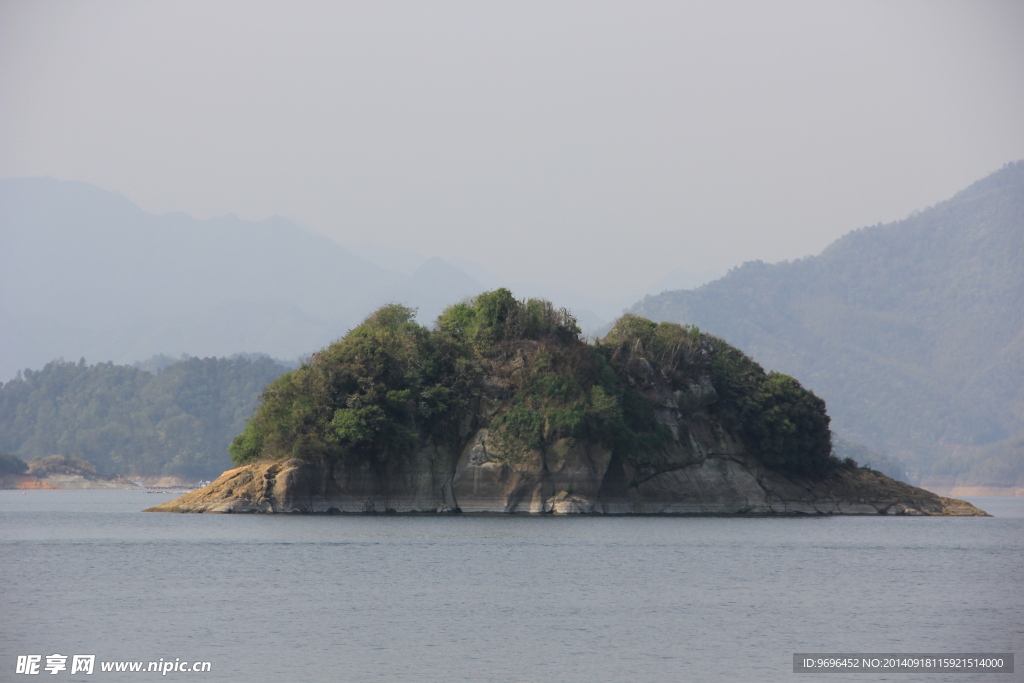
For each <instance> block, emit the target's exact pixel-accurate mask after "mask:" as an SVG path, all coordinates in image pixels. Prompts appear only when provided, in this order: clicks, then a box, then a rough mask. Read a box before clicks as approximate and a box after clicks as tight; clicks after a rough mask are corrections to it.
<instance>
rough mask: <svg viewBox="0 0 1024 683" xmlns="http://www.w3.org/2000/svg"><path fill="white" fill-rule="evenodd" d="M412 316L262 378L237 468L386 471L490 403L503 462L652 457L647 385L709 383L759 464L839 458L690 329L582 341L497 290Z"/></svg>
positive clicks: (729, 357) (555, 318) (770, 376)
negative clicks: (294, 464)
mask: <svg viewBox="0 0 1024 683" xmlns="http://www.w3.org/2000/svg"><path fill="white" fill-rule="evenodd" d="M414 313H415V312H414V311H413V310H412V309H409V308H406V307H404V306H400V305H395V304H393V305H388V306H384V307H383V308H381V309H379V310H378V311H376V312H375V313H374V314H373V315H371V316H369V317H368V318H367V319H366V320H365V321H364V322H363V323H362V324H361V325H359V326H358V327H356V328H355V329H353V330H352V331H351V332H349V334H348V335H346V336H345V337H344V338H343V339H341V340H339V341H338V342H336V343H334V344H332V345H331V346H329V347H327V348H326V349H324V350H322V351H320V352H318V353H316V354H314V355H313V356H312V357H311V358H310V359H309V361H308V362H307V363H305V364H303V365H302V367H300V368H298V369H297V370H294V371H291V372H288V373H285V374H284V375H282V376H281V377H279V378H277V379H276V380H274V381H273V382H271V383H270V384H269V385H268V386H267V388H266V389H265V390H264V392H263V394H262V396H261V399H260V405H259V407H258V409H257V410H256V412H255V414H254V415H253V417H252V419H251V420H250V421H249V423H248V425H247V426H246V428H245V430H244V431H243V432H242V433H241V434H240V435H238V437H236V438H235V440H234V441H233V442H232V444H231V448H230V450H231V455H232V459H233V460H234V462H235V463H236V464H238V465H242V464H246V463H251V462H255V461H258V460H277V461H280V460H287V459H291V458H298V459H300V460H303V461H307V462H321V463H325V462H335V463H344V464H352V465H360V466H369V467H371V468H372V469H373V470H375V471H376V472H377V474H378V475H379V476H382V477H384V478H386V477H387V475H388V473H389V472H390V471H395V470H397V469H399V468H401V467H402V465H403V464H405V463H406V462H407V461H408V459H409V458H411V457H412V456H413V455H414V454H415V452H416V451H417V449H419V448H422V447H424V446H425V445H428V444H430V443H434V444H442V443H448V444H450V443H453V442H456V441H457V440H458V439H459V438H460V433H461V432H460V428H461V424H462V422H463V421H464V420H466V419H468V417H469V416H470V415H471V413H472V412H473V411H474V410H476V408H477V407H478V406H479V405H480V403H481V402H482V401H485V402H486V401H490V402H491V403H492V404H493V406H494V409H493V410H494V412H493V414H492V415H491V417H490V428H491V432H492V435H493V438H494V439H496V440H497V441H498V442H500V443H502V444H503V445H504V448H502V449H500V450H501V452H502V453H503V454H504V456H503V457H506V458H515V457H517V455H516V454H517V453H526V452H529V451H531V450H533V449H537V448H539V447H542V446H545V445H550V444H552V443H554V442H555V441H556V440H560V439H563V440H564V439H567V438H568V439H573V440H586V441H588V442H595V443H601V444H603V445H605V446H607V447H608V448H610V449H611V451H612V452H613V454H615V456H617V457H619V458H622V459H624V460H626V461H628V462H630V464H632V465H634V466H635V467H640V468H642V467H645V466H656V464H657V461H658V459H659V457H661V455H662V450H663V446H665V445H666V444H667V443H668V442H669V441H670V439H671V434H670V432H669V428H668V427H667V426H666V425H665V424H664V423H663V422H662V421H659V420H658V419H656V411H657V410H658V406H657V405H655V404H654V403H653V402H652V401H651V400H650V399H649V398H648V397H647V396H646V395H645V394H644V390H645V388H646V385H650V386H655V384H657V386H665V387H669V388H670V389H671V390H672V391H676V392H681V391H687V392H689V391H691V390H692V388H693V387H701V386H702V383H704V385H706V387H705V388H706V390H707V391H708V392H712V393H713V394H714V395H715V396H716V398H715V399H714V400H710V401H708V402H707V405H706V409H707V410H708V411H710V412H711V413H713V414H714V415H716V416H717V417H718V419H720V420H721V421H722V422H723V423H725V424H727V425H729V426H730V427H731V428H733V429H734V430H735V431H736V432H737V433H739V434H741V435H742V437H743V440H744V442H745V444H746V447H747V449H748V451H749V452H750V453H751V454H753V455H754V456H756V457H757V458H759V459H760V460H761V462H762V463H763V464H764V465H765V466H766V467H768V468H771V469H778V470H787V471H792V472H797V473H802V474H807V475H817V474H824V473H825V472H827V471H828V470H830V469H832V468H834V467H836V466H837V465H838V461H837V460H836V459H835V458H833V457H832V456H831V442H830V432H829V418H828V415H827V414H826V412H825V404H824V401H822V400H821V399H819V398H818V397H816V396H815V395H814V394H813V393H811V392H810V391H808V390H806V389H804V388H803V387H802V386H801V385H800V383H799V382H797V381H796V380H795V379H793V378H792V377H788V376H785V375H781V374H779V373H765V372H764V370H763V369H762V368H761V367H760V366H759V365H758V364H757V363H755V362H754V361H753V360H751V359H750V358H748V357H747V356H746V355H744V354H743V353H742V352H741V351H739V350H738V349H735V348H733V347H731V346H730V345H728V344H727V343H725V342H724V341H722V340H721V339H718V338H717V337H714V336H711V335H708V334H705V333H703V332H701V331H700V330H698V329H697V328H695V327H683V326H680V325H676V324H673V323H662V324H655V323H652V322H651V321H649V320H645V319H643V318H639V317H637V316H632V315H627V316H625V317H623V318H622V319H620V320H619V321H618V323H617V324H616V325H615V327H614V329H613V330H612V331H611V332H610V333H609V334H608V335H607V336H606V337H605V338H604V339H602V340H600V341H599V342H598V343H596V344H593V345H591V344H587V343H585V342H584V341H582V340H580V339H579V328H578V326H577V325H576V321H575V319H574V318H573V317H572V315H571V314H570V313H569V312H568V311H566V310H565V309H558V308H555V307H554V306H553V305H552V304H551V303H550V302H547V301H543V300H539V299H530V300H526V301H520V300H517V299H515V298H514V297H513V296H512V294H511V293H510V292H509V291H508V290H506V289H498V290H495V291H493V292H487V293H484V294H481V295H479V296H477V297H475V298H474V299H472V300H470V301H465V302H462V303H459V304H456V305H454V306H451V307H449V308H448V309H446V310H445V311H444V313H442V315H441V316H440V317H439V318H438V320H437V324H436V326H435V327H434V329H428V328H426V327H424V326H421V325H419V324H417V323H416V322H415V320H414ZM688 395H689V394H688ZM463 435H464V434H463ZM613 457H614V456H613Z"/></svg>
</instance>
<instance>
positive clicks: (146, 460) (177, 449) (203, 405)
mask: <svg viewBox="0 0 1024 683" xmlns="http://www.w3.org/2000/svg"><path fill="white" fill-rule="evenodd" d="M288 369H289V368H287V367H286V366H284V365H281V364H279V363H278V362H277V361H274V360H272V359H270V358H267V357H255V358H250V357H235V358H189V359H187V360H180V361H177V362H174V363H172V364H170V365H168V366H166V367H165V368H163V370H161V371H160V372H159V373H152V372H148V371H146V370H143V369H141V368H139V367H132V366H127V365H114V364H113V363H99V364H96V365H87V364H86V363H85V361H84V360H83V361H80V362H78V363H72V362H65V361H53V362H52V363H49V364H47V365H46V367H44V368H43V369H42V370H36V371H33V370H26V371H24V372H23V373H20V374H19V376H18V377H16V378H15V379H13V380H11V381H10V382H8V383H6V384H4V385H2V386H0V451H9V452H11V453H15V454H17V455H18V456H20V457H21V458H22V459H23V460H32V459H35V458H41V457H45V456H49V455H55V454H60V455H68V456H75V457H80V458H84V459H86V460H88V461H89V462H91V463H92V464H93V465H94V466H95V467H96V469H97V470H98V471H99V472H100V473H101V474H121V475H123V476H147V475H148V476H157V475H170V476H178V477H183V478H186V479H200V478H212V477H216V476H217V475H219V474H220V473H221V472H223V471H224V470H225V469H227V468H229V467H230V466H231V458H230V456H229V454H228V450H227V448H228V445H229V444H230V443H231V440H232V439H233V438H234V437H235V436H236V435H237V434H238V433H239V432H240V431H242V429H243V428H244V427H245V420H246V418H248V417H250V416H251V414H252V411H253V408H254V407H255V405H256V401H257V398H258V397H259V394H260V392H261V391H262V390H263V387H264V386H266V385H267V383H269V382H270V381H272V380H274V379H275V378H277V377H278V376H280V375H281V373H283V372H285V371H286V370H288Z"/></svg>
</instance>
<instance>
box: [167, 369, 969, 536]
mask: <svg viewBox="0 0 1024 683" xmlns="http://www.w3.org/2000/svg"><path fill="white" fill-rule="evenodd" d="M646 393H653V394H657V395H656V396H653V397H654V398H656V399H657V401H658V403H657V405H658V410H657V411H656V418H657V420H658V421H659V422H660V423H661V424H664V425H665V426H666V427H668V428H669V430H670V432H671V434H672V440H671V442H670V443H669V444H668V445H667V446H666V447H665V448H664V449H663V451H662V453H661V457H660V458H659V459H658V461H657V462H656V463H647V464H645V465H643V466H637V464H636V463H632V462H630V461H629V459H628V458H624V457H618V456H617V455H615V454H613V452H612V450H611V449H609V448H608V447H606V446H603V445H601V444H596V443H589V442H586V441H580V440H575V439H572V438H561V439H557V440H555V441H553V442H552V443H550V444H548V445H545V446H544V447H541V448H537V449H533V450H529V451H527V452H525V453H518V452H509V447H508V446H507V445H506V444H505V443H503V441H502V440H501V439H500V438H496V437H495V435H494V434H493V432H492V429H490V428H489V427H488V426H480V425H487V424H489V423H490V420H491V418H492V417H493V416H494V415H495V414H498V413H499V412H500V411H501V409H502V404H501V402H500V401H493V400H484V401H482V402H481V405H480V407H479V409H478V411H477V414H476V415H474V416H473V419H472V420H466V422H465V424H464V429H463V434H462V438H461V439H460V444H459V445H458V447H456V448H452V447H449V446H444V445H440V446H439V445H437V444H428V445H426V446H424V447H422V448H420V449H419V450H418V451H417V452H416V454H415V456H414V457H413V458H411V459H410V460H409V463H408V466H407V467H404V468H402V469H401V470H400V471H399V472H397V473H395V475H394V476H392V477H389V478H388V479H384V478H382V477H380V476H378V475H377V474H375V472H374V470H373V468H372V467H370V466H369V465H365V466H363V467H346V466H342V465H339V464H335V465H331V464H325V463H320V464H315V463H309V462H306V461H303V460H300V459H296V458H292V459H289V460H286V461H283V462H260V463H254V464H250V465H246V466H243V467H239V468H236V469H233V470H229V471H227V472H225V473H224V474H223V475H221V477H220V478H218V479H217V480H216V481H214V482H213V483H211V484H210V485H209V486H206V487H205V488H202V489H199V490H197V491H193V492H191V493H188V494H186V495H184V496H182V497H181V498H178V499H176V500H173V501H170V502H167V503H164V504H162V505H158V506H156V507H154V508H150V511H153V512H239V513H242V512H266V513H270V512H299V513H367V512H429V513H438V512H442V513H443V512H470V513H529V514H544V513H554V514H755V515H772V514H812V515H817V514H858V515H860V514H871V515H874V514H887V515H969V516H983V515H985V513H984V512H982V511H981V510H979V509H977V508H975V507H974V506H972V505H970V504H969V503H966V502H964V501H961V500H956V499H951V498H943V497H940V496H937V495H935V494H933V493H930V492H928V491H925V490H923V489H919V488H915V487H913V486H910V485H908V484H904V483H902V482H898V481H895V480H892V479H889V478H888V477H885V476H883V475H881V474H879V473H877V472H872V471H865V470H860V469H849V468H846V469H843V468H840V469H837V470H835V471H833V472H832V473H830V474H828V475H826V476H824V477H806V476H798V475H795V474H787V473H784V472H778V471H772V470H768V469H766V468H765V467H764V466H763V465H761V464H760V463H759V462H758V460H757V459H756V458H754V457H753V456H751V455H750V454H749V453H747V451H746V448H745V447H744V445H743V443H742V441H741V440H740V439H739V438H738V437H737V435H735V434H734V433H732V432H731V431H730V430H728V429H726V428H725V427H724V426H723V425H722V424H721V423H720V421H718V420H716V419H715V418H714V416H713V415H712V414H710V413H709V411H708V410H707V406H709V405H710V404H711V403H713V402H714V400H715V393H714V389H713V388H712V387H711V386H710V384H708V383H707V382H704V383H694V384H692V385H691V386H689V387H687V389H685V390H681V391H675V392H669V391H666V390H665V387H663V386H661V387H657V386H655V387H652V388H651V391H649V392H646Z"/></svg>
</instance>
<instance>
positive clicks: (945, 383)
mask: <svg viewBox="0 0 1024 683" xmlns="http://www.w3.org/2000/svg"><path fill="white" fill-rule="evenodd" d="M632 310H633V312H635V313H637V314H639V315H644V316H646V317H649V318H651V319H653V320H664V321H673V322H679V323H686V324H695V325H697V326H699V327H700V328H701V329H703V330H706V331H708V332H710V333H712V334H715V335H718V336H721V337H723V338H724V339H727V340H728V341H729V342H730V343H732V344H735V345H737V346H739V347H740V348H742V349H744V350H745V351H746V352H748V353H750V354H751V355H752V356H753V357H754V358H756V359H757V360H758V361H759V362H760V363H762V364H763V365H765V366H766V367H769V368H771V369H774V370H778V371H781V372H785V373H788V374H791V375H793V376H795V377H797V378H799V379H800V381H801V382H803V383H804V384H805V385H807V386H808V387H810V388H811V389H813V390H814V391H815V392H816V393H817V394H818V395H819V396H822V397H823V398H824V399H825V400H826V401H827V402H828V406H829V413H830V414H831V415H832V419H833V423H832V424H833V428H834V429H835V430H836V432H837V433H838V434H840V435H841V436H843V437H845V438H848V439H850V440H853V441H856V442H859V443H863V444H865V445H867V446H869V447H870V448H873V449H875V450H877V451H880V452H882V453H887V454H889V455H892V456H895V457H898V458H899V459H900V460H902V461H903V462H904V463H905V464H906V465H907V467H908V469H909V470H910V474H911V476H912V477H916V478H917V479H920V478H922V477H924V476H927V475H930V474H936V475H938V474H941V475H944V476H948V477H951V478H953V479H957V478H959V479H960V481H961V483H976V484H981V483H982V480H985V482H986V483H987V485H991V484H993V483H995V482H992V481H991V480H992V479H994V478H995V479H999V483H1001V484H1003V485H1011V484H1013V483H1015V482H1017V485H1021V484H1024V450H1022V449H1021V448H1020V443H1021V441H1020V439H1021V438H1022V437H1024V162H1017V163H1013V164H1008V165H1007V166H1005V167H1004V168H1003V169H1001V170H1000V171H998V172H996V173H993V174H992V175H990V176H989V177H987V178H985V179H983V180H981V181H979V182H977V183H975V184H974V185H972V186H971V187H969V188H967V189H966V190H963V191H962V192H960V193H958V194H957V195H955V196H954V197H953V198H952V199H950V200H948V201H945V202H942V203H940V204H938V205H936V206H933V207H930V208H928V209H926V210H924V211H920V212H918V213H915V214H913V215H911V216H909V217H908V218H906V219H904V220H901V221H898V222H895V223H891V224H888V225H876V226H873V227H868V228H862V229H860V230H855V231H853V232H851V233H849V234H847V235H846V236H844V237H842V238H841V239H839V240H837V241H836V242H834V243H833V244H832V245H830V246H829V247H828V248H827V249H825V250H824V251H823V252H822V253H821V254H820V255H818V256H813V257H808V258H805V259H801V260H798V261H794V262H783V263H777V264H771V265H769V264H766V263H761V262H753V263H747V264H744V265H743V266H741V267H739V268H736V269H734V270H732V271H730V272H729V273H728V275H726V276H725V277H723V278H721V279H719V280H716V281H715V282H712V283H710V284H708V285H705V286H704V287H701V288H699V289H696V290H692V291H676V292H665V293H662V294H660V295H658V296H650V297H647V298H645V299H644V300H643V301H641V302H640V303H638V304H636V305H635V306H634V307H633V309H632ZM989 458H996V459H997V462H993V463H990V464H989V465H985V464H984V463H985V461H986V460H987V459H989ZM986 472H987V473H988V474H985V473H986ZM996 472H998V473H999V474H998V476H995V473H996Z"/></svg>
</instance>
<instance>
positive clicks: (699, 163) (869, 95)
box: [0, 0, 1024, 298]
mask: <svg viewBox="0 0 1024 683" xmlns="http://www.w3.org/2000/svg"><path fill="white" fill-rule="evenodd" d="M1022 158H1024V3H1022V2H988V1H983V0H970V1H965V2H948V1H942V0H927V1H926V2H917V1H900V0H885V1H881V2H872V1H870V0H858V1H857V2H830V1H828V0H814V1H812V2H788V1H773V2H731V1H728V0H726V1H723V2H684V1H680V2H642V1H639V0H630V1H628V2H601V1H598V0H586V1H585V2H576V1H569V0H566V1H552V0H544V1H542V2H530V1H527V0H517V1H515V2H503V1H500V0H495V1H491V2H478V1H473V2H447V1H443V0H434V1H431V2H389V1H387V0H374V1H372V2H357V1H349V2H302V1H297V2H287V3H285V2H274V3H263V2H256V1H253V0H246V1H245V2H210V1H207V0H203V1H202V2H190V1H187V0H186V1H179V0H175V1H174V2H161V1H158V0H150V1H148V2H88V3H83V2H10V1H6V0H0V177H17V176H51V177H55V178H61V179H67V180H81V181H86V182H89V183H93V184H95V185H98V186H100V187H102V188H105V189H109V190H116V191H118V192H121V193H123V194H124V195H125V196H127V197H128V198H130V199H131V200H133V201H135V202H136V203H138V204H139V205H140V206H141V207H142V208H144V209H146V210H148V211H153V212H157V213H162V212H168V211H182V212H185V213H188V214H190V215H193V216H196V217H199V218H205V217H210V216H218V215H223V214H229V213H234V214H237V215H239V216H242V217H244V218H247V219H254V220H261V219H265V218H268V217H270V216H273V215H282V216H285V217H288V218H291V219H294V220H296V221H298V222H300V223H302V224H303V225H305V226H306V227H307V228H308V229H309V230H312V231H313V232H316V233H320V234H323V235H326V236H329V237H331V238H333V239H335V240H337V241H338V242H340V243H343V244H344V243H365V242H370V243H375V244H380V245H384V246H392V247H398V248H402V249H407V250H411V251H416V252H420V253H423V254H425V255H439V256H442V257H449V258H461V259H469V260H472V261H475V262H478V263H481V264H483V265H485V266H486V267H488V268H489V269H491V270H492V271H494V272H495V273H497V274H499V275H500V276H502V277H504V278H507V279H509V280H518V279H530V280H533V281H536V282H540V283H543V284H546V285H548V286H551V287H558V288H563V289H572V290H577V291H580V290H590V291H593V292H594V293H595V294H598V295H600V296H605V297H609V298H614V297H615V296H616V293H620V292H622V291H624V290H630V291H632V290H636V289H639V288H642V287H643V286H644V285H646V284H647V283H650V282H653V281H655V280H658V279H659V278H660V277H661V276H663V275H664V274H665V273H666V272H668V271H671V270H673V269H675V268H686V269H689V270H694V271H705V270H715V271H725V270H727V269H728V268H730V267H732V266H735V265H738V264H740V263H742V262H744V261H748V260H753V259H762V260H765V261H779V260H783V259H793V258H799V257H802V256H806V255H809V254H813V253H817V252H819V251H820V250H821V249H822V248H824V247H825V246H826V245H827V244H828V243H830V242H831V241H833V240H834V239H836V238H837V237H839V236H840V235H842V234H844V233H846V232H848V231H849V230H852V229H855V228H858V227H861V226H865V225H873V224H875V223H878V222H889V221H892V220H897V219H900V218H902V217H904V216H906V215H907V214H909V213H911V212H912V211H914V210H918V209H922V208H925V207H927V206H929V205H931V204H934V203H936V202H939V201H941V200H944V199H946V198H948V197H949V196H951V195H952V194H954V193H955V192H956V191H958V190H960V189H962V188H964V187H966V186H967V185H969V184H970V183H972V182H973V181H975V180H977V179H979V178H981V177H984V176H985V175H987V174H988V173H991V172H992V171H995V170H997V169H998V168H1000V167H1001V166H1002V165H1003V164H1005V163H1007V162H1010V161H1014V160H1017V159H1022Z"/></svg>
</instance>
